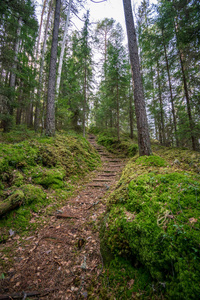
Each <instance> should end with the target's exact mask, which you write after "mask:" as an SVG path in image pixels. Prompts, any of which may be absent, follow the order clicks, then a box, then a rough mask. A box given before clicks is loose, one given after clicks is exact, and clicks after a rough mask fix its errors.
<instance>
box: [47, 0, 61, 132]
mask: <svg viewBox="0 0 200 300" xmlns="http://www.w3.org/2000/svg"><path fill="white" fill-rule="evenodd" d="M60 7H61V0H56V10H55V17H54V28H53V38H52V45H51V57H50V67H49V81H48V93H47V119H46V122H47V123H46V135H48V136H54V135H55V85H56V59H57V48H58V30H59V23H60Z"/></svg>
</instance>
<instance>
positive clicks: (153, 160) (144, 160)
mask: <svg viewBox="0 0 200 300" xmlns="http://www.w3.org/2000/svg"><path fill="white" fill-rule="evenodd" d="M136 163H137V164H142V165H143V166H156V167H165V166H166V165H167V162H166V161H165V160H164V159H163V158H162V157H160V156H156V155H150V156H146V155H144V156H140V157H139V158H138V159H137V160H136Z"/></svg>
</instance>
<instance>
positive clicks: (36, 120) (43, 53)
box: [34, 0, 53, 132]
mask: <svg viewBox="0 0 200 300" xmlns="http://www.w3.org/2000/svg"><path fill="white" fill-rule="evenodd" d="M52 5H53V0H51V2H50V5H49V11H48V15H47V22H46V27H45V33H44V41H43V47H42V56H41V63H40V73H39V87H38V95H37V102H36V109H35V123H34V127H35V131H36V132H37V131H38V129H39V123H40V105H41V94H42V82H43V70H44V57H45V53H46V44H47V34H48V28H49V22H50V16H51V11H52Z"/></svg>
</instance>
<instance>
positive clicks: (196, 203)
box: [101, 156, 200, 299]
mask: <svg viewBox="0 0 200 300" xmlns="http://www.w3.org/2000/svg"><path fill="white" fill-rule="evenodd" d="M134 172H137V175H138V176H137V175H135V174H134ZM199 211H200V181H199V177H197V176H195V177H194V175H193V174H191V173H185V172H181V171H180V170H179V172H174V170H173V167H172V168H171V169H169V168H166V161H165V160H164V159H162V158H160V157H157V156H150V157H149V158H148V157H141V158H137V159H135V158H134V159H132V160H131V161H130V163H129V164H128V165H127V168H126V169H125V172H124V174H123V176H122V178H121V180H120V182H119V184H118V187H117V189H116V191H115V192H114V194H113V195H111V196H110V198H109V213H108V215H107V218H106V219H105V221H104V227H103V229H102V234H101V236H102V241H106V242H107V247H108V251H111V252H112V255H120V256H122V257H125V258H129V260H130V261H131V262H132V263H134V264H139V265H142V266H143V267H144V268H145V269H146V270H147V271H148V272H149V273H150V275H151V277H152V280H154V281H155V282H156V284H157V285H158V286H162V287H163V291H162V293H165V294H166V297H167V298H169V299H196V298H198V295H199V293H200V287H199V279H200V268H199V261H200V252H199V245H200V236H199V230H200V221H199Z"/></svg>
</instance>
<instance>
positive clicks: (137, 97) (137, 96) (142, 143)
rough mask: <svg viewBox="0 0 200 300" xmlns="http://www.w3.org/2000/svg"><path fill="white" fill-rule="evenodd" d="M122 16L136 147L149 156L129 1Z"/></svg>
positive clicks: (141, 153)
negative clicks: (126, 41) (136, 133)
mask: <svg viewBox="0 0 200 300" xmlns="http://www.w3.org/2000/svg"><path fill="white" fill-rule="evenodd" d="M123 4H124V14H125V20H126V29H127V35H128V47H129V54H130V62H131V69H132V77H133V89H134V102H135V114H136V119H137V129H138V145H139V154H140V155H150V154H151V144H150V136H149V129H148V122H147V115H146V109H145V100H144V92H143V86H142V77H141V73H140V63H139V55H138V47H137V40H136V32H135V25H134V20H133V13H132V7H131V0H123Z"/></svg>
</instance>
